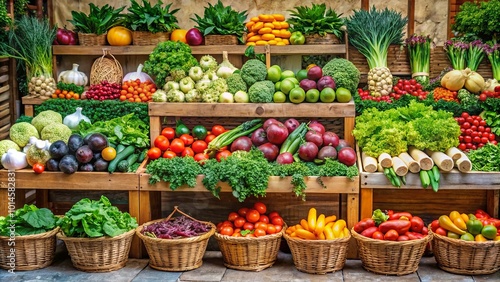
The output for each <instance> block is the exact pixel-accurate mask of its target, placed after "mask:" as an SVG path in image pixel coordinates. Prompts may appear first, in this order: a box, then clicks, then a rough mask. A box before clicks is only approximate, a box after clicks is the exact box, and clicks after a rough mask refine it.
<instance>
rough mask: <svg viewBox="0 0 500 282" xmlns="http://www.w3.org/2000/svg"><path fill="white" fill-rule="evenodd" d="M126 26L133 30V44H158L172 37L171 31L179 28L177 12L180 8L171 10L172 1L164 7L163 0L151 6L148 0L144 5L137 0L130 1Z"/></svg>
mask: <svg viewBox="0 0 500 282" xmlns="http://www.w3.org/2000/svg"><path fill="white" fill-rule="evenodd" d="M130 2H131V4H130V7H129V8H128V14H127V20H126V26H127V27H128V28H129V29H130V30H132V42H133V43H132V44H133V45H156V44H158V43H159V42H162V41H166V40H168V39H169V38H170V33H171V32H172V31H173V30H174V29H178V28H179V26H178V24H177V23H178V21H177V18H176V17H175V13H177V12H178V11H179V9H173V10H170V7H171V6H172V3H170V4H167V5H166V6H165V7H162V5H163V2H162V1H161V0H158V2H157V3H156V4H155V5H154V6H151V4H150V3H149V1H148V0H142V5H141V4H139V3H138V2H137V1H135V0H131V1H130Z"/></svg>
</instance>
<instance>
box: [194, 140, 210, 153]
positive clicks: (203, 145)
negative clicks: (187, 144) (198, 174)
mask: <svg viewBox="0 0 500 282" xmlns="http://www.w3.org/2000/svg"><path fill="white" fill-rule="evenodd" d="M191 148H192V149H193V151H194V152H195V153H203V152H204V151H205V149H207V142H205V141H203V140H196V141H194V142H193V144H191Z"/></svg>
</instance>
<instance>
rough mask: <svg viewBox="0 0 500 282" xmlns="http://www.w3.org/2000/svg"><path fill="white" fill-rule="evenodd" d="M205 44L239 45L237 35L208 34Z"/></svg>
mask: <svg viewBox="0 0 500 282" xmlns="http://www.w3.org/2000/svg"><path fill="white" fill-rule="evenodd" d="M205 45H238V36H236V35H206V36H205Z"/></svg>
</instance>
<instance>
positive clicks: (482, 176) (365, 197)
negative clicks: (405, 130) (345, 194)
mask: <svg viewBox="0 0 500 282" xmlns="http://www.w3.org/2000/svg"><path fill="white" fill-rule="evenodd" d="M357 154H358V168H359V179H360V203H359V205H360V207H361V210H360V218H366V217H371V215H372V212H373V209H374V208H377V207H374V206H373V202H374V189H394V190H398V191H399V190H404V191H407V192H408V193H419V192H420V193H421V192H425V191H427V190H432V188H430V187H429V188H427V190H426V189H424V188H422V183H421V181H420V176H419V174H416V173H408V174H407V175H406V185H404V186H402V187H401V188H396V187H394V186H392V184H391V183H390V181H389V180H388V179H387V177H386V176H385V175H384V173H382V172H374V173H370V172H365V171H363V163H362V158H361V157H360V156H361V155H360V150H359V148H358V150H357ZM439 190H462V191H464V190H469V191H472V192H473V191H477V190H487V191H486V194H487V201H486V205H487V207H486V210H487V212H488V213H489V214H491V215H494V216H495V215H498V212H499V195H500V173H497V172H479V171H471V172H465V173H464V172H460V171H458V170H457V169H453V170H452V171H450V172H443V171H441V179H440V181H439ZM438 193H439V192H438ZM422 204H423V203H422ZM443 204H450V205H451V204H452V203H451V202H450V203H443Z"/></svg>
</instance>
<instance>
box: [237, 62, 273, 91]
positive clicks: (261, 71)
mask: <svg viewBox="0 0 500 282" xmlns="http://www.w3.org/2000/svg"><path fill="white" fill-rule="evenodd" d="M240 74H241V78H242V79H243V81H245V83H246V84H247V86H248V87H250V86H252V85H253V84H254V83H256V82H257V81H262V80H264V79H266V76H267V67H266V64H264V63H263V62H262V61H260V60H257V59H250V60H248V61H246V62H245V63H244V64H243V66H242V67H241V70H240Z"/></svg>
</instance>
